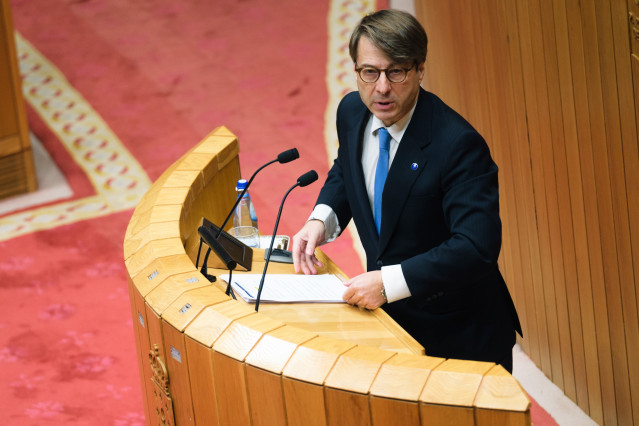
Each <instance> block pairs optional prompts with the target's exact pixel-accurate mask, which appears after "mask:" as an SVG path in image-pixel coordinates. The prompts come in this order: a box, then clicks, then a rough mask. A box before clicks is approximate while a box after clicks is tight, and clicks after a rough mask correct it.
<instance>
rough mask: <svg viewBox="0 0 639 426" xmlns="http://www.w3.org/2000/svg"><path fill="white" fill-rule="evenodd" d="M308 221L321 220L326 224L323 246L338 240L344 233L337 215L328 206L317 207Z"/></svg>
mask: <svg viewBox="0 0 639 426" xmlns="http://www.w3.org/2000/svg"><path fill="white" fill-rule="evenodd" d="M308 220H321V221H322V222H324V242H323V243H322V244H324V243H330V242H331V241H333V240H334V239H335V238H337V237H338V236H339V233H340V232H341V231H342V230H341V228H340V227H339V221H338V220H337V215H336V214H335V212H334V211H333V209H332V208H331V207H330V206H328V205H327V204H318V205H316V206H315V208H314V209H313V212H312V213H311V216H310V217H309V218H308ZM308 220H307V222H308Z"/></svg>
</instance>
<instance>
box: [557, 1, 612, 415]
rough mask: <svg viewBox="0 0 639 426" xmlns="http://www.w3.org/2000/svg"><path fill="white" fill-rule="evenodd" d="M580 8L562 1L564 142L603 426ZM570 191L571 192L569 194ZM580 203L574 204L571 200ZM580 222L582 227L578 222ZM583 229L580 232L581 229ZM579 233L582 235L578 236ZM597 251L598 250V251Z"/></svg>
mask: <svg viewBox="0 0 639 426" xmlns="http://www.w3.org/2000/svg"><path fill="white" fill-rule="evenodd" d="M579 9H580V5H579V2H578V1H576V0H566V16H567V23H568V36H569V43H570V51H569V54H570V61H571V64H572V83H573V88H574V90H573V95H574V106H575V118H576V123H577V126H576V128H577V140H576V141H574V143H573V141H571V140H569V139H567V140H566V143H567V144H566V147H567V149H568V152H569V158H570V157H571V155H572V156H574V158H576V159H578V160H579V171H580V174H579V176H578V179H579V181H578V182H577V181H575V182H574V183H573V182H572V181H571V194H572V196H571V199H572V201H573V202H574V203H575V204H574V206H573V218H574V219H575V222H576V223H577V224H578V225H579V226H580V228H579V229H575V234H574V235H575V246H576V248H577V250H578V252H577V259H578V267H579V268H578V275H579V304H580V307H581V318H582V329H583V330H584V333H583V338H584V347H585V348H586V350H585V360H586V374H587V381H588V400H589V402H588V406H589V411H588V414H589V415H590V416H591V417H592V418H593V419H594V420H595V421H597V422H599V423H603V410H602V399H601V398H602V388H601V378H600V372H599V356H598V351H597V350H596V349H597V336H596V333H597V332H596V320H595V308H596V307H595V302H594V299H593V290H592V289H593V286H594V281H596V279H597V277H598V276H600V274H598V272H597V271H598V270H600V269H601V256H599V257H597V256H596V253H595V252H593V250H595V249H594V248H593V245H599V243H598V241H597V242H594V241H593V240H594V239H595V236H594V234H595V232H596V233H597V234H598V233H599V230H598V226H597V218H596V200H595V202H594V203H593V198H594V191H595V181H594V169H593V164H592V154H591V152H590V144H591V131H590V120H589V112H588V85H587V83H586V64H585V57H584V49H586V48H589V47H586V46H584V45H583V42H582V41H583V36H582V33H583V28H582V23H581V19H580V14H579ZM573 189H574V190H575V191H574V192H573ZM577 196H580V197H581V199H579V200H576V199H575V197H577ZM582 220H583V224H582V223H581V221H582ZM582 226H583V227H584V228H583V229H582V228H581V227H582ZM582 231H583V232H582ZM599 251H600V250H599Z"/></svg>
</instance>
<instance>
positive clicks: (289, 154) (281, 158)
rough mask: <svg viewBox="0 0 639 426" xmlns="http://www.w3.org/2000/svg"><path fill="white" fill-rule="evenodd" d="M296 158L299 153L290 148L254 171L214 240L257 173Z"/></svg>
mask: <svg viewBox="0 0 639 426" xmlns="http://www.w3.org/2000/svg"><path fill="white" fill-rule="evenodd" d="M298 158H300V153H299V152H298V151H297V148H291V149H289V150H286V151H284V152H280V153H279V154H278V155H277V158H276V159H275V160H272V161H269V162H268V163H266V164H264V165H263V166H262V167H260V168H259V169H257V170H256V171H255V173H253V176H251V178H250V179H249V181H248V182H247V183H246V186H245V187H244V189H243V190H242V192H241V193H240V195H239V196H238V197H237V198H236V200H235V204H233V207H232V208H231V211H230V212H229V214H228V215H227V216H226V219H224V223H222V226H220V230H219V231H218V233H217V235H216V236H215V238H216V239H218V238H220V234H221V233H222V230H223V229H224V227H225V226H226V224H227V223H228V221H229V219H230V218H231V216H233V212H234V211H235V208H236V207H237V205H238V204H239V203H240V200H241V199H242V197H243V196H244V194H245V193H246V191H248V189H249V186H251V182H253V179H254V178H255V175H257V173H258V172H259V171H260V170H262V169H263V168H264V167H266V166H268V165H270V164H273V163H275V162H278V163H281V164H284V163H289V162H291V161H293V160H297V159H298Z"/></svg>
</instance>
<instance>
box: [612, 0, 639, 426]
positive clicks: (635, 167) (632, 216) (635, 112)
mask: <svg viewBox="0 0 639 426" xmlns="http://www.w3.org/2000/svg"><path fill="white" fill-rule="evenodd" d="M610 7H611V15H612V18H611V19H612V32H613V38H614V50H615V63H616V67H615V70H616V73H617V81H618V87H619V88H618V90H617V95H618V96H619V112H620V123H621V140H622V156H623V165H624V172H625V180H626V188H625V189H626V192H625V194H621V195H619V198H620V199H621V198H622V197H623V195H625V199H626V202H627V216H628V222H629V224H628V228H629V231H628V235H629V236H630V241H629V244H630V247H625V248H624V251H625V252H626V253H627V252H628V251H629V252H630V259H629V260H627V259H626V260H623V261H622V262H620V263H621V264H622V265H623V266H624V267H629V265H630V264H631V263H632V270H631V272H630V271H626V272H625V273H624V274H623V276H622V279H621V293H622V296H621V300H622V304H623V313H624V325H625V330H626V348H627V358H628V360H629V362H628V372H629V380H630V394H631V397H632V412H633V417H632V418H633V422H634V423H635V424H639V364H638V363H636V362H631V361H630V360H632V359H633V357H634V356H635V355H636V354H637V353H639V313H638V310H639V291H637V288H638V287H639V285H638V284H639V238H637V235H639V221H638V220H636V218H637V217H639V185H636V184H635V183H636V182H639V153H638V150H639V143H637V141H638V140H639V135H638V126H639V108H637V107H636V106H635V104H634V100H633V93H634V94H635V96H637V97H638V98H639V93H638V91H639V74H637V84H636V85H635V84H633V76H632V64H631V62H632V61H633V58H632V55H629V54H628V52H629V51H631V50H632V47H631V43H630V40H629V38H628V37H627V34H628V33H627V32H626V30H625V28H624V24H625V23H627V22H628V19H629V15H628V14H629V9H630V8H632V9H630V11H632V12H634V14H635V16H639V4H636V2H631V1H629V2H628V3H626V2H625V1H623V0H614V1H612V2H611V3H610ZM636 43H637V45H638V46H639V40H637V41H636ZM638 53H639V49H638ZM633 237H634V238H633ZM633 296H634V303H633Z"/></svg>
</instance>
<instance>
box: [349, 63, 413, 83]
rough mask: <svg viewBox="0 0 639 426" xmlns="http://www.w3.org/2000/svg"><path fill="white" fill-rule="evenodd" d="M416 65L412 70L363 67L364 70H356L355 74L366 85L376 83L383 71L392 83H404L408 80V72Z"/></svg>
mask: <svg viewBox="0 0 639 426" xmlns="http://www.w3.org/2000/svg"><path fill="white" fill-rule="evenodd" d="M414 66H415V65H413V66H411V67H410V68H401V67H394V68H386V69H379V68H375V67H363V68H355V72H357V75H359V78H360V79H361V80H362V81H363V82H364V83H375V82H376V81H377V80H378V79H379V76H380V74H381V73H382V71H383V72H384V74H386V78H387V79H388V81H390V82H391V83H402V82H403V81H404V80H406V76H407V75H408V71H410V70H412V69H413V67H414Z"/></svg>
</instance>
